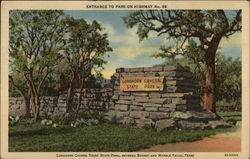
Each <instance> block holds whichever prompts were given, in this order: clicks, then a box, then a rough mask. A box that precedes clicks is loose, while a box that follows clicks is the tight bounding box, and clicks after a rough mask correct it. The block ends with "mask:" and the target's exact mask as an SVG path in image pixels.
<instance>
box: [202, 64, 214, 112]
mask: <svg viewBox="0 0 250 159" xmlns="http://www.w3.org/2000/svg"><path fill="white" fill-rule="evenodd" d="M204 108H205V109H206V110H207V111H211V112H214V113H216V108H215V64H213V63H209V65H207V66H206V81H205V93H204Z"/></svg>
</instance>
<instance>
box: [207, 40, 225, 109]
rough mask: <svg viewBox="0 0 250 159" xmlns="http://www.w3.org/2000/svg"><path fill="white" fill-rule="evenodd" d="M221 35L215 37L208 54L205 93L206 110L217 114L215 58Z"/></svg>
mask: <svg viewBox="0 0 250 159" xmlns="http://www.w3.org/2000/svg"><path fill="white" fill-rule="evenodd" d="M221 37H222V36H220V35H217V36H214V38H213V39H212V40H211V42H210V45H209V47H208V49H207V52H206V55H205V56H206V73H205V74H206V80H205V93H204V108H205V109H206V110H207V111H211V112H214V113H216V88H215V80H216V74H215V56H216V51H217V49H218V46H219V42H220V40H221Z"/></svg>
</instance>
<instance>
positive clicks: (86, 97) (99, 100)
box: [9, 88, 113, 116]
mask: <svg viewBox="0 0 250 159" xmlns="http://www.w3.org/2000/svg"><path fill="white" fill-rule="evenodd" d="M78 96H79V92H78V91H76V92H75V93H74V97H73V100H72V106H73V108H76V103H77V97H78ZM112 96H113V91H112V89H111V88H103V89H84V90H83V95H82V100H81V107H80V110H79V112H89V113H94V112H97V111H98V112H106V111H107V110H108V108H109V106H110V105H112V104H113V102H111V101H110V100H111V97H112ZM40 103H41V106H40V115H41V116H58V115H64V114H65V113H66V94H62V95H60V96H59V97H48V96H46V97H44V96H43V97H41V98H40ZM25 110H26V109H25V104H24V100H23V98H20V97H18V98H16V97H10V98H9V115H11V116H24V115H25ZM31 113H32V110H31Z"/></svg>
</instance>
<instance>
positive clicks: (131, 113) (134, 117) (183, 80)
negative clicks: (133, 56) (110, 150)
mask: <svg viewBox="0 0 250 159" xmlns="http://www.w3.org/2000/svg"><path fill="white" fill-rule="evenodd" d="M124 77H134V78H137V77H138V78H140V77H163V90H159V91H147V90H145V91H122V90H121V85H120V79H121V78H124ZM192 77H193V75H192V73H191V72H190V71H188V70H187V69H185V68H182V67H174V66H165V67H139V68H118V69H116V73H114V74H113V76H112V77H111V84H110V86H111V88H102V89H85V90H84V91H83V95H82V100H81V107H80V112H88V113H93V112H101V113H104V117H105V119H106V120H109V121H115V122H118V123H120V124H125V125H129V126H135V127H139V128H151V127H153V128H156V129H159V130H163V129H171V128H174V129H205V128H216V127H227V126H229V125H228V124H227V123H225V122H224V121H221V120H219V119H218V118H217V117H216V115H215V114H214V113H211V112H207V111H205V110H203V109H202V107H201V106H200V97H199V96H198V95H195V94H194V93H193V92H194V90H195V85H194V82H193V79H192ZM78 96H79V92H78V91H76V92H75V93H74V97H73V101H72V107H73V109H75V108H76V104H77V98H78ZM9 112H10V115H12V116H17V115H18V116H22V115H24V114H25V105H24V101H23V99H22V98H9ZM65 113H66V94H62V95H60V96H58V97H41V108H40V115H42V116H45V115H48V116H58V115H64V114H65Z"/></svg>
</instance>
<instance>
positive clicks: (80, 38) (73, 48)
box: [63, 18, 112, 112]
mask: <svg viewBox="0 0 250 159" xmlns="http://www.w3.org/2000/svg"><path fill="white" fill-rule="evenodd" d="M68 25H69V26H68V34H69V39H68V41H67V43H68V45H67V46H66V50H65V51H64V62H63V63H64V71H63V77H64V78H66V79H67V81H69V85H68V88H67V100H66V105H67V107H66V110H67V112H70V111H73V108H72V104H71V102H72V96H73V92H74V89H76V87H77V86H76V85H78V86H79V88H80V89H79V96H78V102H77V106H76V109H75V112H78V110H79V108H80V105H81V98H82V91H83V89H84V86H85V85H84V84H85V82H86V81H87V80H88V78H89V77H91V74H92V72H93V71H95V72H99V68H101V67H102V65H103V64H105V63H106V61H104V59H103V57H104V54H105V53H106V52H108V51H112V48H111V47H110V46H109V41H108V39H107V38H108V35H107V34H106V33H102V30H103V28H102V27H101V25H100V24H99V23H98V22H97V21H93V22H92V23H91V24H88V23H87V22H86V21H85V20H84V19H73V18H71V19H69V20H68ZM66 73H67V74H66ZM64 80H65V79H64Z"/></svg>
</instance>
